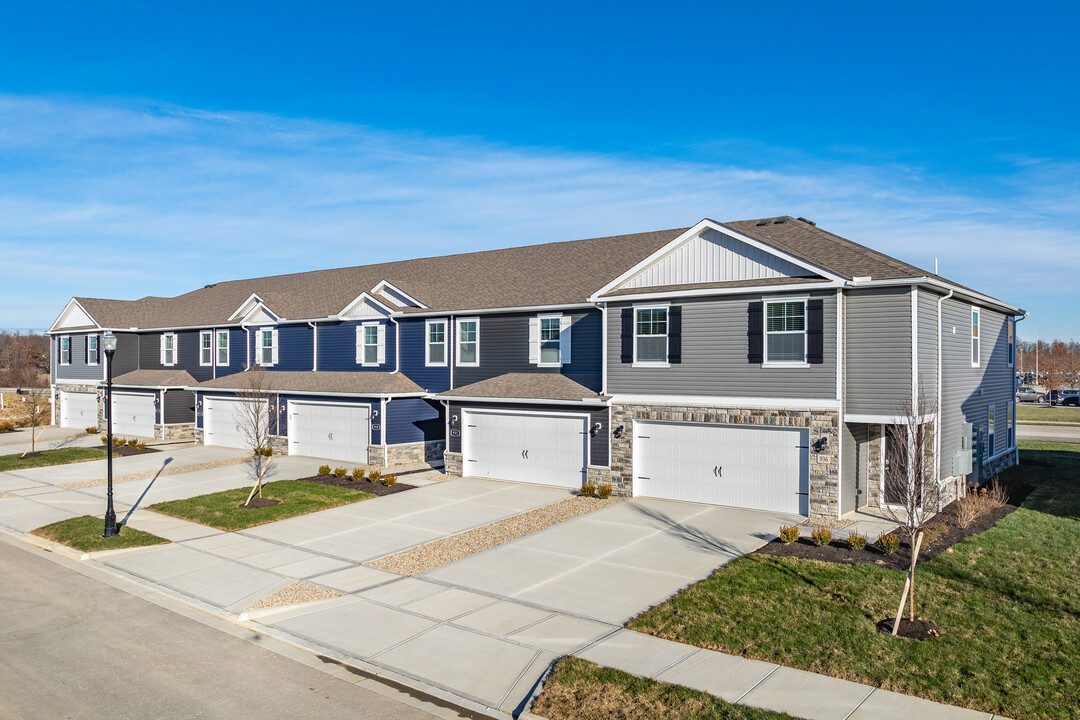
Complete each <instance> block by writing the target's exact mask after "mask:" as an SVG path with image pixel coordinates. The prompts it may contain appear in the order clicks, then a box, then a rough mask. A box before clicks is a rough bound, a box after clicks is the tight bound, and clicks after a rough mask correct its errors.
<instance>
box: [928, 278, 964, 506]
mask: <svg viewBox="0 0 1080 720" xmlns="http://www.w3.org/2000/svg"><path fill="white" fill-rule="evenodd" d="M952 296H953V291H952V290H950V291H949V294H948V295H943V296H941V297H939V298H938V301H937V418H936V419H935V421H934V470H935V472H934V479H935V480H937V481H938V483H939V484H940V483H941V418H942V415H943V412H942V408H941V402H942V391H941V378H942V375H943V370H944V369H943V368H942V366H941V360H942V352H941V304H942V303H944V302H945V301H946V300H948V299H949V298H951V297H952ZM956 494H957V497H958V498H959V496H960V492H959V490H957V493H956Z"/></svg>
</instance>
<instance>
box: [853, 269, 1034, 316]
mask: <svg viewBox="0 0 1080 720" xmlns="http://www.w3.org/2000/svg"><path fill="white" fill-rule="evenodd" d="M898 285H919V286H923V287H932V288H938V289H940V290H946V291H948V290H952V291H953V293H954V295H953V297H963V298H965V299H967V300H972V301H975V302H976V303H978V304H980V305H984V306H986V307H990V308H996V309H998V310H1002V311H1004V312H1005V313H1006V314H1007V315H1027V312H1026V311H1025V310H1023V309H1021V308H1018V307H1016V306H1015V305H1010V304H1009V303H1007V302H1003V301H1001V300H997V299H995V298H992V297H990V296H989V295H983V294H982V293H980V292H976V291H974V290H965V289H964V288H962V287H960V286H959V285H954V284H952V283H950V282H945V281H944V280H939V279H938V278H932V277H929V276H925V275H924V276H922V277H917V278H893V279H889V280H865V281H860V282H851V283H849V284H848V287H850V288H851V289H853V290H859V289H862V288H875V287H895V286H898Z"/></svg>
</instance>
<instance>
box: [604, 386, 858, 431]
mask: <svg viewBox="0 0 1080 720" xmlns="http://www.w3.org/2000/svg"><path fill="white" fill-rule="evenodd" d="M611 404H612V405H691V406H694V407H738V408H749V409H758V408H760V409H763V410H776V409H779V410H839V409H840V401H839V400H836V399H834V398H820V399H808V400H804V399H794V398H763V397H731V396H721V395H716V396H706V395H636V394H634V395H631V394H626V395H624V394H620V393H613V394H612V395H611ZM762 427H770V426H766V425H763V426H762Z"/></svg>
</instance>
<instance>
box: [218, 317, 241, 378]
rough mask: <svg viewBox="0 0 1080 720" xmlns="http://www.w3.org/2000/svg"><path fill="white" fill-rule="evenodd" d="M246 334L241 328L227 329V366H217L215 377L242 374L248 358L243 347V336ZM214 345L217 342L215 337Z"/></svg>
mask: <svg viewBox="0 0 1080 720" xmlns="http://www.w3.org/2000/svg"><path fill="white" fill-rule="evenodd" d="M246 334H247V333H245V332H244V330H243V328H229V364H228V365H227V366H226V365H221V366H218V368H217V371H216V372H217V376H218V377H222V376H224V375H232V374H233V373H238V372H243V371H244V365H246V364H247V361H248V356H247V352H246V351H245V347H244V339H245V338H244V336H245V335H246ZM214 338H215V340H214V341H215V343H216V342H217V336H216V335H215V336H214ZM216 347H217V346H216V345H215V350H214V352H215V355H214V360H215V361H216V360H217V354H216V353H217V350H216Z"/></svg>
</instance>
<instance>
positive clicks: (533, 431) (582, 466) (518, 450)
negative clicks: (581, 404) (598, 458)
mask: <svg viewBox="0 0 1080 720" xmlns="http://www.w3.org/2000/svg"><path fill="white" fill-rule="evenodd" d="M462 418H463V423H462V424H463V430H464V432H463V438H462V450H463V452H462V455H463V461H464V463H463V470H464V472H465V474H467V475H472V476H475V477H487V478H495V479H501V480H514V481H516V482H527V483H534V484H538V485H556V486H559V487H569V488H579V487H581V484H582V483H583V482H584V478H585V472H586V464H587V461H588V460H587V458H588V455H587V452H588V451H587V441H588V434H587V431H588V420H587V418H585V417H580V416H569V415H550V414H548V415H545V414H540V413H497V412H483V411H477V410H466V411H464V412H463V413H462Z"/></svg>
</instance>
